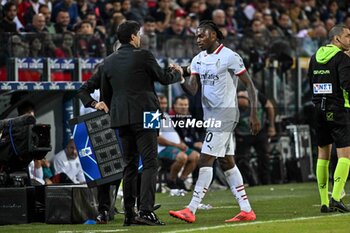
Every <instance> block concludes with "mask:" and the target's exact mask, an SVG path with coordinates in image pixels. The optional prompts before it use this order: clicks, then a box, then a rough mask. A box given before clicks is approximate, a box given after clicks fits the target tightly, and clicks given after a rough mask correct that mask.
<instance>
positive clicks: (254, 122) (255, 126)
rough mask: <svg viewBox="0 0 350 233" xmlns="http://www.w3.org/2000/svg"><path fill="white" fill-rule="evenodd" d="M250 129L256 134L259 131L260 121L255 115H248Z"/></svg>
mask: <svg viewBox="0 0 350 233" xmlns="http://www.w3.org/2000/svg"><path fill="white" fill-rule="evenodd" d="M250 130H251V132H252V134H253V135H257V134H258V133H259V131H260V122H259V120H258V117H257V116H256V115H254V116H250Z"/></svg>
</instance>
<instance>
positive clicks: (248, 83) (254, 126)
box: [239, 72, 260, 135]
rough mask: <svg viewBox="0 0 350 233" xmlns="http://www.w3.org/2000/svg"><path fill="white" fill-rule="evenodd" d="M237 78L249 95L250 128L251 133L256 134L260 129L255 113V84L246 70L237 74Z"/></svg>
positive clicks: (256, 103)
mask: <svg viewBox="0 0 350 233" xmlns="http://www.w3.org/2000/svg"><path fill="white" fill-rule="evenodd" d="M239 79H240V80H241V81H242V82H243V83H244V85H245V87H246V89H247V92H248V97H249V100H250V101H249V102H250V107H251V111H250V128H251V131H252V134H253V135H256V134H258V133H259V131H260V123H259V120H258V115H257V107H258V98H257V92H256V89H255V86H254V84H253V81H252V79H251V78H250V76H249V74H248V72H243V73H242V74H241V75H239Z"/></svg>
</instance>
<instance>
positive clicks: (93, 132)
mask: <svg viewBox="0 0 350 233" xmlns="http://www.w3.org/2000/svg"><path fill="white" fill-rule="evenodd" d="M69 125H70V126H71V129H72V132H73V139H74V143H75V146H76V148H77V152H78V156H79V160H80V163H81V166H82V168H83V171H84V175H85V179H86V183H87V185H88V186H89V187H95V186H98V185H101V184H105V183H110V182H113V181H116V180H119V179H121V178H122V177H123V170H124V166H125V165H124V161H123V157H122V153H121V149H120V143H121V142H120V139H119V137H118V131H117V130H114V129H111V128H110V116H109V114H106V113H105V112H103V111H96V112H92V113H89V114H86V115H83V116H79V117H76V118H73V119H71V120H69Z"/></svg>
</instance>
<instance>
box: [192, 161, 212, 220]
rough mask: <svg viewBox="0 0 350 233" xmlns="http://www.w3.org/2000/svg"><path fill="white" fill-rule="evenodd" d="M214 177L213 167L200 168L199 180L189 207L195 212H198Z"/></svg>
mask: <svg viewBox="0 0 350 233" xmlns="http://www.w3.org/2000/svg"><path fill="white" fill-rule="evenodd" d="M212 179H213V168H212V167H201V168H200V169H199V175H198V180H197V183H196V186H195V188H194V191H193V194H192V200H191V202H190V204H189V205H188V208H189V209H190V210H191V211H192V213H193V214H195V213H196V211H197V208H198V205H199V204H200V203H201V202H202V199H203V197H204V195H205V193H206V192H207V191H208V188H209V185H210V183H211V180H212Z"/></svg>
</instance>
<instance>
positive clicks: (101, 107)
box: [95, 101, 109, 113]
mask: <svg viewBox="0 0 350 233" xmlns="http://www.w3.org/2000/svg"><path fill="white" fill-rule="evenodd" d="M95 108H96V109H97V110H102V111H105V113H108V112H109V108H108V107H107V105H106V103H105V102H103V101H101V102H98V103H97V104H96V105H95Z"/></svg>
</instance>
